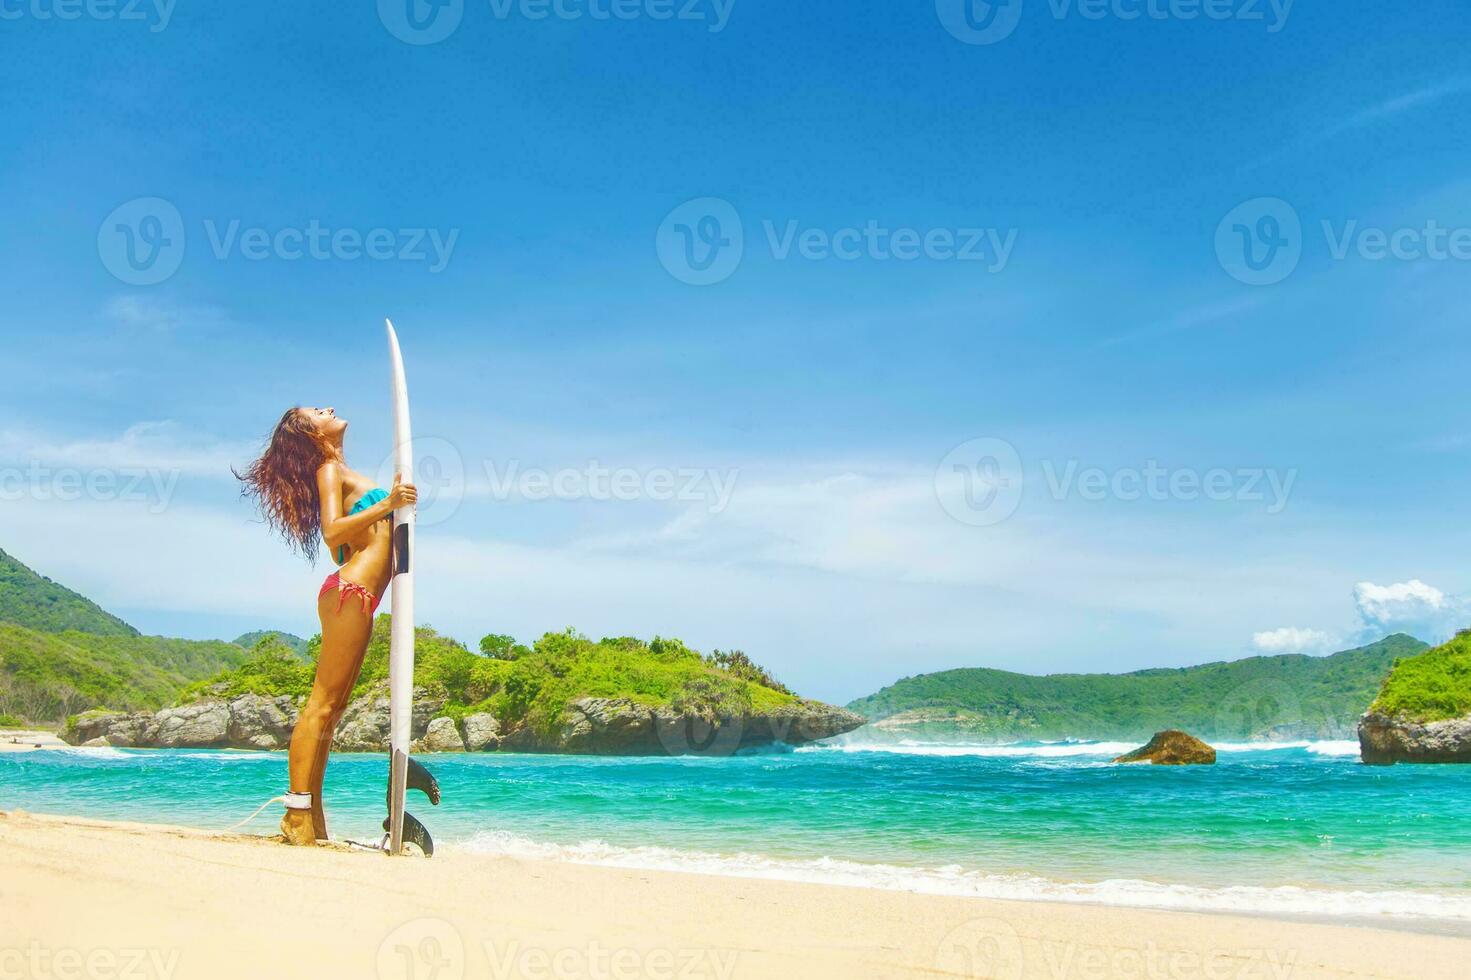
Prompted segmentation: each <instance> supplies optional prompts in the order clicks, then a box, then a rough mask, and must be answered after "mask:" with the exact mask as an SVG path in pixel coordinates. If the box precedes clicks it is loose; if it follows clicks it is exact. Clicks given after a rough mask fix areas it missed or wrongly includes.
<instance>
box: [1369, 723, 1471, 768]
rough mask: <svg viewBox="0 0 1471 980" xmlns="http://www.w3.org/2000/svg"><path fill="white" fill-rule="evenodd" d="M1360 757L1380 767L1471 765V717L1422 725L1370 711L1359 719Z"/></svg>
mask: <svg viewBox="0 0 1471 980" xmlns="http://www.w3.org/2000/svg"><path fill="white" fill-rule="evenodd" d="M1359 755H1360V758H1362V759H1363V760H1364V761H1365V762H1367V763H1369V764H1370V765H1379V766H1387V765H1392V764H1393V763H1396V762H1471V715H1468V716H1466V717H1464V718H1450V719H1447V720H1445V721H1431V722H1423V723H1422V722H1416V721H1407V720H1404V719H1403V718H1397V717H1391V716H1390V715H1387V714H1383V713H1381V712H1378V711H1369V712H1367V713H1366V714H1365V715H1364V717H1363V718H1361V719H1360V720H1359Z"/></svg>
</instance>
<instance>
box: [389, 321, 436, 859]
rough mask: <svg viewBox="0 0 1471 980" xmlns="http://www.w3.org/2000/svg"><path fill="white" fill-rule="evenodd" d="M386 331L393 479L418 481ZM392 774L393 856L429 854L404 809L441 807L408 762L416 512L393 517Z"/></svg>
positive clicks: (393, 343)
mask: <svg viewBox="0 0 1471 980" xmlns="http://www.w3.org/2000/svg"><path fill="white" fill-rule="evenodd" d="M383 322H384V323H385V324H387V326H388V356H389V362H390V364H391V365H392V375H393V460H394V471H395V475H396V476H397V477H398V478H399V479H401V480H403V482H404V483H413V482H414V436H413V429H412V427H411V425H410V421H409V388H408V383H407V382H406V381H405V379H404V362H403V353H402V352H401V351H400V350H399V346H398V334H397V333H396V332H395V331H394V329H393V321H391V320H384V321H383ZM388 715H389V735H388V747H389V769H388V819H387V820H385V821H384V822H383V824H384V826H383V829H384V830H386V831H387V832H388V838H387V840H386V841H385V842H384V846H385V849H386V850H387V851H388V853H389V854H402V853H403V846H404V841H405V840H406V839H407V840H408V841H410V842H412V843H414V844H416V845H417V846H418V847H419V849H420V850H422V851H424V853H425V854H426V855H427V854H433V853H434V843H433V841H432V840H431V839H430V837H429V833H428V831H426V830H425V829H424V825H423V824H421V823H419V821H418V820H416V819H414V817H413V815H412V814H409V813H407V812H406V811H405V810H404V796H405V795H406V793H407V791H408V790H409V789H411V788H412V789H419V790H423V792H424V793H425V795H427V796H428V797H429V800H430V802H431V803H438V802H439V786H438V785H437V784H436V783H435V781H434V777H433V776H430V775H429V773H428V772H427V771H426V770H425V769H424V768H423V767H422V766H420V765H419V764H418V763H416V762H414V761H413V760H411V759H410V758H409V742H410V739H411V738H412V737H413V731H412V728H413V717H414V508H413V507H400V508H399V509H398V510H396V511H394V512H393V629H392V633H391V637H390V645H389V653H388Z"/></svg>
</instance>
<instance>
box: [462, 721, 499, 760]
mask: <svg viewBox="0 0 1471 980" xmlns="http://www.w3.org/2000/svg"><path fill="white" fill-rule="evenodd" d="M461 727H463V729H464V732H465V749H466V751H469V752H489V751H493V750H494V749H497V748H499V747H500V744H501V723H500V722H499V721H497V720H496V717H495V715H488V714H478V715H468V716H467V717H466V718H465V721H464V723H463V725H462V726H461Z"/></svg>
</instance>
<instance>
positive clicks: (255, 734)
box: [63, 689, 863, 755]
mask: <svg viewBox="0 0 1471 980" xmlns="http://www.w3.org/2000/svg"><path fill="white" fill-rule="evenodd" d="M414 694H415V697H414V716H413V717H414V721H413V729H412V737H413V738H414V748H413V750H414V751H415V752H466V751H469V752H489V751H496V750H500V749H504V750H506V751H515V752H565V753H573V754H580V755H731V754H734V753H735V752H737V751H739V750H741V749H748V748H753V747H759V746H763V745H770V744H773V743H777V742H780V743H784V744H787V745H804V744H806V743H809V742H815V741H817V740H819V739H824V738H830V737H832V736H834V735H841V734H843V733H844V732H849V731H852V730H853V729H855V728H857V727H858V726H860V725H862V724H863V718H862V717H860V716H859V715H856V714H854V713H853V712H851V711H846V710H844V709H842V708H835V707H833V706H832V705H828V704H823V703H821V702H818V701H805V700H803V701H798V702H796V703H794V704H790V705H784V706H782V707H780V708H776V709H772V710H770V711H766V712H756V713H752V714H747V715H741V716H732V717H716V718H703V717H699V716H695V715H687V714H679V713H677V712H675V711H673V710H671V709H668V708H650V707H647V706H644V705H640V704H637V703H635V702H634V701H631V700H628V699H622V698H580V699H578V700H576V701H573V702H571V704H569V705H568V708H567V711H566V712H565V714H564V715H563V717H562V719H561V724H560V725H559V726H558V727H557V729H556V730H554V731H549V732H547V731H535V730H533V729H531V728H530V727H528V726H524V725H521V726H509V725H504V724H502V722H501V721H500V720H499V719H497V718H496V717H494V716H493V715H489V714H483V713H482V714H471V715H468V716H466V717H464V718H463V719H460V720H456V719H454V718H451V717H449V716H448V715H445V714H443V711H444V706H445V705H444V701H442V700H438V699H435V698H432V697H430V696H428V694H427V693H426V692H425V691H424V690H423V689H417V690H416V691H415V692H414ZM299 709H300V704H299V703H298V701H297V699H295V698H291V697H276V698H269V697H264V696H262V695H258V694H244V695H241V696H239V697H236V698H232V699H229V700H226V699H220V698H210V699H205V700H201V701H197V702H194V703H192V704H186V705H181V706H179V707H175V708H166V709H164V710H163V711H159V712H156V713H150V712H134V713H124V712H100V711H98V712H88V713H86V714H84V715H80V716H78V717H77V718H75V719H74V720H73V721H72V723H71V724H69V725H68V727H67V730H66V731H65V733H64V734H63V737H64V738H66V740H67V741H68V742H70V743H72V744H73V745H112V746H119V747H137V748H237V749H284V748H285V747H286V746H287V745H288V744H290V741H291V730H292V728H293V727H294V726H295V724H296V717H297V712H298V711H299ZM388 731H389V721H388V696H387V694H386V693H384V692H383V691H382V690H377V691H372V692H370V693H368V694H365V695H363V696H362V697H359V698H358V699H356V700H355V701H353V702H352V704H350V705H348V708H347V711H346V712H345V713H344V714H343V716H342V721H341V722H340V723H339V724H338V726H337V735H336V738H335V740H334V742H333V748H335V749H337V750H338V751H343V752H385V751H387V749H388Z"/></svg>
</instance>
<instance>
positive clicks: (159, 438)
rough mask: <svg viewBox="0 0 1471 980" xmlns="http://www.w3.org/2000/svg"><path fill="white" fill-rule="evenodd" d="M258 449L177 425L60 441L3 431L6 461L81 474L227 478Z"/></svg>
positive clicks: (0, 457) (1, 449)
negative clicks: (104, 472)
mask: <svg viewBox="0 0 1471 980" xmlns="http://www.w3.org/2000/svg"><path fill="white" fill-rule="evenodd" d="M258 450H259V447H258V446H251V445H246V444H243V443H227V442H222V441H220V440H219V439H216V438H215V437H214V436H211V435H209V434H207V433H201V432H193V431H190V430H188V429H185V428H184V427H183V426H181V425H179V424H178V423H176V422H171V421H157V422H139V423H137V424H135V425H131V426H129V427H128V428H127V429H125V430H124V431H123V432H122V433H120V434H119V435H116V436H112V437H104V438H87V439H70V440H67V439H57V438H56V437H54V436H50V435H45V434H42V433H37V432H33V431H27V430H19V429H4V430H0V462H7V463H11V464H21V465H30V464H32V463H34V464H37V465H40V466H49V467H71V468H74V469H79V470H124V469H127V470H146V471H151V472H168V473H177V474H180V475H183V476H202V477H213V478H216V479H223V478H226V477H229V476H230V467H231V466H232V465H233V466H240V465H241V464H243V463H245V462H247V461H248V460H249V459H250V458H251V457H252V456H253V455H254V454H255V453H256V452H257V451H258Z"/></svg>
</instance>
